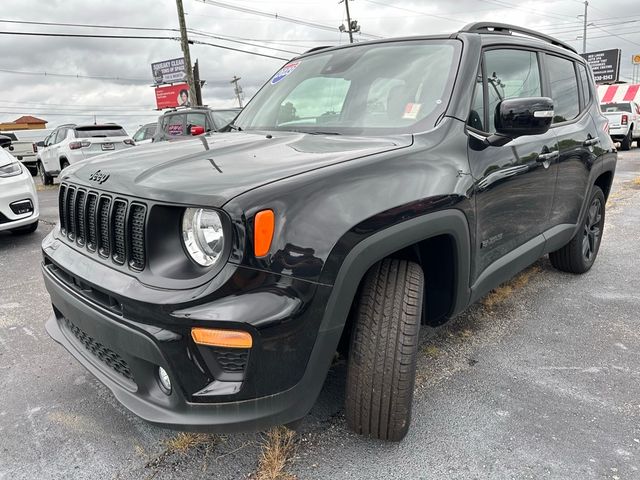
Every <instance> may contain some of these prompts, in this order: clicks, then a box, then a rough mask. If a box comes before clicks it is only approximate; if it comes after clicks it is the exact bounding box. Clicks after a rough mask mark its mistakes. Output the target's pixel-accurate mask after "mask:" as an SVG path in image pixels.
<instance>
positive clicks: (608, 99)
mask: <svg viewBox="0 0 640 480" xmlns="http://www.w3.org/2000/svg"><path fill="white" fill-rule="evenodd" d="M598 97H599V98H600V103H615V102H636V103H638V104H640V84H637V83H636V84H630V83H621V84H618V85H599V86H598Z"/></svg>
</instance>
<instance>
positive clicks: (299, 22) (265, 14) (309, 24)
mask: <svg viewBox="0 0 640 480" xmlns="http://www.w3.org/2000/svg"><path fill="white" fill-rule="evenodd" d="M197 1H199V2H202V3H204V4H206V5H212V6H215V7H219V8H226V9H228V10H235V11H237V12H243V13H249V14H251V15H258V16H262V17H268V18H272V19H275V20H282V21H284V22H289V23H295V24H297V25H303V26H305V27H311V28H318V29H320V30H326V31H329V32H335V31H336V30H337V28H336V27H332V26H330V25H323V24H320V23H315V22H309V21H307V20H302V19H300V18H295V17H287V16H284V15H279V14H277V13H269V12H263V11H260V10H254V9H252V8H246V7H240V6H237V5H229V4H227V3H222V2H217V1H215V0H197ZM362 35H364V36H367V37H371V38H382V37H380V36H378V35H372V34H370V33H362Z"/></svg>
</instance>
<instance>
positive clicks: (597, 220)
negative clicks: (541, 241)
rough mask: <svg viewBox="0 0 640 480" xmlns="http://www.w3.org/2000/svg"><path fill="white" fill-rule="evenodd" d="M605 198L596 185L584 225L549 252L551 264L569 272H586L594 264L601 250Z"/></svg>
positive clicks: (583, 221)
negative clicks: (565, 242)
mask: <svg viewBox="0 0 640 480" xmlns="http://www.w3.org/2000/svg"><path fill="white" fill-rule="evenodd" d="M604 217H605V198H604V194H603V193H602V190H601V189H600V187H597V186H594V187H593V190H592V192H591V197H590V198H589V207H588V208H587V211H586V212H585V218H584V219H583V220H582V227H581V228H580V229H579V230H578V231H577V232H576V234H575V236H574V237H573V238H572V239H571V241H570V242H569V243H568V244H566V245H565V246H564V247H562V248H561V249H559V250H556V251H555V252H551V253H550V254H549V259H550V260H551V264H552V265H553V266H554V267H555V268H557V269H558V270H562V271H563V272H569V273H585V272H587V271H589V269H590V268H591V267H592V266H593V263H594V262H595V261H596V257H597V256H598V251H599V250H600V243H601V242H602V232H603V230H604Z"/></svg>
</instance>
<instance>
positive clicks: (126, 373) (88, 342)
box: [64, 318, 133, 381]
mask: <svg viewBox="0 0 640 480" xmlns="http://www.w3.org/2000/svg"><path fill="white" fill-rule="evenodd" d="M64 321H65V322H66V326H67V328H68V329H69V331H70V332H71V333H73V335H74V336H75V337H76V338H77V339H78V340H79V341H80V343H82V344H83V345H84V347H85V348H86V349H87V350H88V351H89V352H90V353H92V354H93V355H94V356H95V357H96V358H97V359H98V360H100V361H101V362H103V363H104V364H106V365H107V366H108V367H110V368H111V369H112V370H114V371H116V372H117V373H119V374H120V375H122V376H123V377H125V378H127V379H129V380H131V381H133V375H132V374H131V370H130V369H129V365H128V364H127V362H125V361H124V359H123V358H122V357H121V356H120V355H118V354H117V353H116V352H114V351H113V350H111V349H110V348H107V347H105V346H104V345H102V344H101V343H100V342H97V341H96V340H94V339H93V338H92V337H90V336H89V335H87V334H86V333H85V332H84V331H82V330H81V329H80V328H79V327H77V326H76V325H74V324H73V323H72V322H71V321H70V320H69V319H67V318H65V319H64Z"/></svg>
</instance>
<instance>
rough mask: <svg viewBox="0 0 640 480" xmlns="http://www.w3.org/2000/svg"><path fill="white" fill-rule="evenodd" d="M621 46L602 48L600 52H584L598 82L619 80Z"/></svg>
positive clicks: (583, 55) (584, 56)
mask: <svg viewBox="0 0 640 480" xmlns="http://www.w3.org/2000/svg"><path fill="white" fill-rule="evenodd" d="M621 52H622V51H621V50H620V49H619V48H614V49H611V50H600V51H598V52H587V53H583V54H582V57H583V58H584V59H585V60H586V61H587V63H588V64H589V66H590V67H591V70H593V76H594V78H595V80H596V83H613V82H617V81H618V77H619V75H620V53H621Z"/></svg>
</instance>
